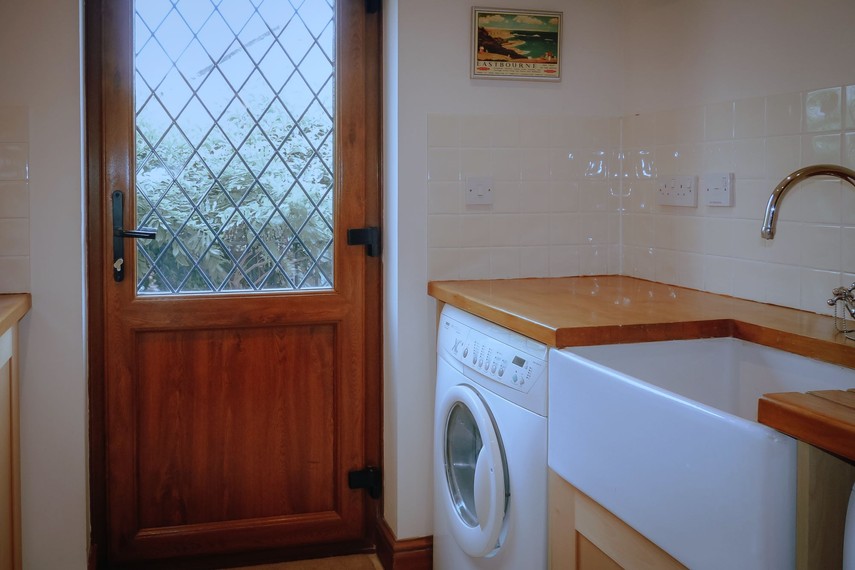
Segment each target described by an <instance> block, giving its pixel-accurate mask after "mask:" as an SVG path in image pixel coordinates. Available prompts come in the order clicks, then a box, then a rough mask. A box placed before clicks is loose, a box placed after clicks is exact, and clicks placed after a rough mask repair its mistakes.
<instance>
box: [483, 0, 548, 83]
mask: <svg viewBox="0 0 855 570" xmlns="http://www.w3.org/2000/svg"><path fill="white" fill-rule="evenodd" d="M560 42H561V12H542V11H538V10H499V9H495V8H472V54H471V61H470V76H471V77H472V78H473V79H475V78H479V79H480V78H486V79H532V80H538V81H559V80H560V79H561V59H560V54H561V51H560V45H559V44H560Z"/></svg>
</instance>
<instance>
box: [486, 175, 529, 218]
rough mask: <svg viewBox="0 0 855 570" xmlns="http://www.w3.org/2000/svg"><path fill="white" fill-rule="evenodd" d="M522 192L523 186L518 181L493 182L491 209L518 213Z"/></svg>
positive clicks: (499, 211) (498, 211)
mask: <svg viewBox="0 0 855 570" xmlns="http://www.w3.org/2000/svg"><path fill="white" fill-rule="evenodd" d="M524 194H525V193H524V192H523V186H522V185H521V184H520V183H519V182H498V181H497V182H494V183H493V207H492V211H493V212H495V213H518V212H519V211H520V204H521V203H522V201H523V198H524Z"/></svg>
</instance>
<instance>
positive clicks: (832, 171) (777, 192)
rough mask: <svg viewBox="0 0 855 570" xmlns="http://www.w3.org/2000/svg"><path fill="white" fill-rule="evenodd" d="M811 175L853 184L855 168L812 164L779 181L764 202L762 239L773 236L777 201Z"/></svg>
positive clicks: (776, 215) (854, 184)
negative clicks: (765, 202)
mask: <svg viewBox="0 0 855 570" xmlns="http://www.w3.org/2000/svg"><path fill="white" fill-rule="evenodd" d="M812 176H835V177H837V178H840V179H841V180H845V181H846V182H848V183H849V184H852V185H853V186H855V170H850V169H848V168H846V167H844V166H837V165H836V164H814V165H813V166H805V167H804V168H799V169H798V170H796V171H795V172H793V173H792V174H790V175H789V176H787V177H786V178H784V179H783V180H781V183H780V184H778V185H777V186H775V189H774V190H772V195H771V196H769V203H768V204H766V216H765V217H764V218H763V228H762V229H761V230H760V235H761V236H762V237H763V239H772V238H774V237H775V222H776V220H777V217H778V202H780V201H781V200H782V199H783V198H784V194H786V193H787V190H789V189H790V187H791V186H793V185H794V184H798V183H799V182H801V181H802V180H805V179H806V178H810V177H812ZM853 316H855V315H853Z"/></svg>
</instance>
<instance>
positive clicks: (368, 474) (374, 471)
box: [347, 467, 383, 499]
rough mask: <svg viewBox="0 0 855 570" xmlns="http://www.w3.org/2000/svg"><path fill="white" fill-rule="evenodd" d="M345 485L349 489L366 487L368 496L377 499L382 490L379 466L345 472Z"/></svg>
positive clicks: (381, 476)
mask: <svg viewBox="0 0 855 570" xmlns="http://www.w3.org/2000/svg"><path fill="white" fill-rule="evenodd" d="M347 486H348V487H350V488H351V489H368V496H369V497H371V498H372V499H379V498H380V494H381V493H382V492H383V475H382V473H381V472H380V468H379V467H366V468H365V469H360V470H358V471H350V472H348V474H347Z"/></svg>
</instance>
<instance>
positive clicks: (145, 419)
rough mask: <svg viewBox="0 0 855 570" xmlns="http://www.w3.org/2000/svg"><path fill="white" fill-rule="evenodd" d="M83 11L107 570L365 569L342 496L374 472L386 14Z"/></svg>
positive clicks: (112, 6)
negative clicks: (227, 562) (353, 474)
mask: <svg viewBox="0 0 855 570" xmlns="http://www.w3.org/2000/svg"><path fill="white" fill-rule="evenodd" d="M87 8H88V10H87V25H88V28H89V29H88V31H87V40H88V42H89V43H88V46H87V50H88V59H87V63H88V66H89V70H88V72H89V83H88V93H87V97H88V110H89V113H90V122H89V131H88V132H89V138H90V141H89V152H90V156H89V164H90V167H91V168H90V208H89V212H90V220H89V222H90V250H89V254H90V268H91V270H90V292H91V299H92V305H93V308H92V313H91V314H90V317H91V321H92V322H91V328H90V339H91V344H92V349H91V352H90V357H91V358H90V360H91V361H92V362H91V366H92V378H93V380H92V385H93V387H92V390H91V394H90V399H91V404H92V405H91V407H92V413H93V420H92V428H93V429H92V432H93V434H92V440H93V443H92V467H93V479H92V480H93V487H94V489H93V507H92V512H93V521H94V524H93V529H94V530H93V542H94V543H95V544H96V545H97V546H98V547H99V550H100V557H101V558H102V561H106V562H107V563H108V565H109V566H110V567H114V566H122V565H134V566H138V565H139V564H140V563H142V564H143V565H145V564H146V563H147V561H163V560H167V561H169V560H173V561H174V560H185V559H187V558H188V557H189V558H193V557H196V558H199V559H202V558H204V559H206V560H208V561H211V560H214V561H217V560H222V559H220V558H216V557H215V558H211V556H212V555H229V554H236V553H237V554H240V553H252V552H276V553H278V554H277V556H279V557H285V558H289V557H301V556H305V555H313V554H321V553H327V552H339V551H348V550H355V549H360V548H365V547H366V546H367V545H369V544H370V540H371V537H370V533H371V530H372V526H371V525H370V521H371V517H372V516H373V515H374V512H373V508H374V502H372V501H371V500H370V499H368V498H367V496H366V493H365V491H363V490H353V489H350V488H349V486H348V472H349V471H352V470H358V469H362V468H364V467H366V466H367V465H369V464H373V465H377V464H378V462H379V447H380V446H379V425H378V424H379V419H378V416H379V380H378V370H379V367H378V366H377V362H376V359H377V358H379V350H380V349H379V342H378V332H377V330H378V327H377V322H378V315H377V312H378V307H379V303H378V287H377V283H378V276H379V261H378V260H376V259H369V258H366V252H365V248H364V247H362V246H349V245H347V241H346V237H347V231H346V230H347V229H349V228H357V227H362V226H366V225H368V224H370V223H371V222H372V221H376V217H377V214H378V212H377V210H378V208H377V186H376V174H377V171H378V168H377V166H376V164H375V165H373V166H371V167H368V166H367V165H368V163H370V162H372V161H376V160H377V151H376V148H377V135H376V133H377V125H376V123H378V122H379V121H378V120H377V114H376V98H373V99H372V97H375V96H376V91H377V88H376V84H373V83H371V82H372V80H373V79H376V76H377V73H376V71H377V67H376V60H375V59H374V55H375V51H376V47H377V46H376V43H377V42H376V29H375V27H376V25H377V24H376V18H377V16H376V14H375V15H370V16H369V15H367V14H366V9H365V4H364V3H363V1H354V0H335V1H333V0H299V1H298V0H192V1H191V0H100V2H90V3H88V5H87ZM128 230H136V231H141V232H142V233H143V234H145V233H146V232H149V233H150V234H152V235H153V238H152V239H134V238H133V237H123V235H122V233H121V232H122V231H128ZM117 234H119V235H117ZM121 248H123V249H124V252H123V253H122V252H120V249H121ZM366 354H369V355H377V356H375V357H374V358H373V359H372V358H370V357H369V358H367V357H366ZM205 557H207V558H205ZM212 564H213V565H215V566H216V565H217V564H218V563H217V562H212Z"/></svg>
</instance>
